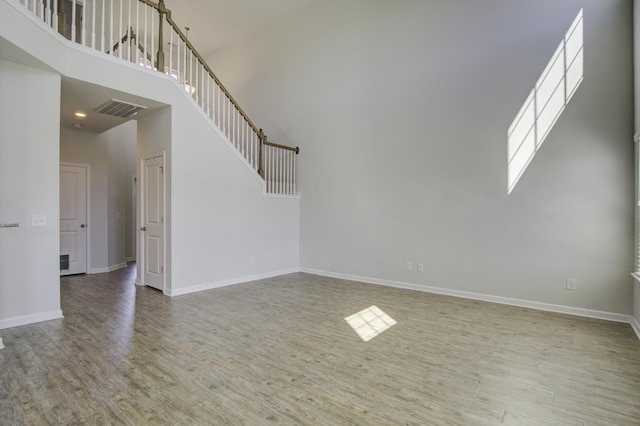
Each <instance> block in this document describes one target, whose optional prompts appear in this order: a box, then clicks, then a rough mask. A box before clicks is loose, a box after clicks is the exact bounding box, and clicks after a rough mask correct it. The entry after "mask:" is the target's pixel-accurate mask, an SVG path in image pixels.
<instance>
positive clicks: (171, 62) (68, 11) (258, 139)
mask: <svg viewBox="0 0 640 426" xmlns="http://www.w3.org/2000/svg"><path fill="white" fill-rule="evenodd" d="M12 1H15V2H16V3H18V4H20V5H22V6H23V7H24V8H25V9H26V10H28V11H29V12H31V13H32V14H33V15H35V16H36V17H37V18H38V19H39V20H42V21H43V22H44V23H45V24H46V25H47V26H48V27H50V28H51V31H54V32H56V33H58V34H59V35H60V36H61V37H65V38H66V39H68V40H70V41H71V42H74V43H78V44H81V45H83V46H85V47H87V48H90V49H93V50H97V51H99V52H102V53H103V54H105V55H110V56H112V57H115V58H118V59H121V60H123V61H127V62H133V63H135V64H138V65H139V66H141V67H145V68H147V69H150V70H154V71H159V72H163V73H165V74H167V75H169V76H171V77H172V78H173V79H174V80H175V82H176V84H177V85H179V86H180V87H181V88H182V89H183V90H184V91H185V92H186V93H187V94H188V96H189V97H190V98H191V99H192V100H193V102H194V103H195V104H196V105H197V106H198V107H199V108H201V109H202V111H203V112H204V113H205V114H206V115H207V116H208V117H209V119H210V120H211V122H212V123H213V124H214V125H215V126H217V127H218V128H219V129H220V131H221V132H222V133H223V134H224V135H225V137H226V138H227V140H228V142H229V143H230V144H231V145H232V146H233V147H234V148H235V149H236V150H237V151H238V152H239V153H240V154H241V156H242V157H243V158H244V159H245V161H246V163H247V165H248V166H249V167H251V168H252V169H253V170H255V171H256V172H257V173H258V175H259V176H260V177H261V178H262V179H263V181H264V187H265V193H266V194H272V195H283V196H295V195H297V194H298V192H297V186H296V156H297V155H298V154H299V153H300V148H299V147H291V146H286V145H282V144H278V143H274V142H271V141H269V140H268V139H267V136H266V134H265V133H264V132H263V130H262V129H261V128H258V127H257V126H256V125H255V124H254V123H253V122H252V121H251V119H250V118H249V117H248V115H247V114H246V113H245V112H244V111H243V110H242V108H241V107H240V105H239V104H238V103H237V102H236V100H235V99H234V98H233V97H232V96H231V94H230V93H229V91H228V90H227V89H226V88H225V87H224V85H223V84H222V82H221V81H220V80H219V79H218V77H217V76H216V75H215V74H214V72H213V71H212V70H211V68H210V67H209V65H207V63H206V62H205V60H204V59H203V58H202V56H201V55H200V54H199V53H198V52H197V50H196V49H195V48H194V46H193V45H192V44H191V42H189V40H188V38H187V36H186V35H185V34H184V33H183V32H182V31H181V30H180V27H179V26H178V25H176V23H175V22H174V21H173V18H172V15H171V11H170V10H169V9H167V8H166V7H165V4H164V0H160V1H159V2H158V3H155V2H153V1H150V0H82V1H80V0H12ZM165 46H167V50H166V51H165Z"/></svg>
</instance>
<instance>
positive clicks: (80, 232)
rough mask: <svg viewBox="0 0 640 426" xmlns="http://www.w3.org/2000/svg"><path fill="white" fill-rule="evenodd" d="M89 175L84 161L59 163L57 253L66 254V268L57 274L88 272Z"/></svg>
mask: <svg viewBox="0 0 640 426" xmlns="http://www.w3.org/2000/svg"><path fill="white" fill-rule="evenodd" d="M88 175H89V166H87V165H78V164H65V163H63V164H61V165H60V254H61V255H64V254H68V255H69V269H66V270H61V271H60V275H70V274H84V273H86V272H87V257H88V256H87V239H88V238H87V233H88V229H87V200H88V196H87V188H88V184H87V182H88Z"/></svg>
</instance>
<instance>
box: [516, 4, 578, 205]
mask: <svg viewBox="0 0 640 426" xmlns="http://www.w3.org/2000/svg"><path fill="white" fill-rule="evenodd" d="M583 50H584V49H583V19H582V9H580V12H578V16H576V19H575V20H574V21H573V24H571V27H570V28H569V31H567V34H566V35H565V37H564V39H563V40H562V42H561V43H560V45H559V46H558V48H557V49H556V51H555V53H554V54H553V56H552V57H551V60H550V61H549V63H548V64H547V66H546V68H545V69H544V71H543V72H542V74H541V75H540V78H539V79H538V82H537V83H536V85H535V87H534V88H533V90H532V91H531V93H530V94H529V96H528V97H527V99H526V101H525V102H524V105H523V106H522V108H521V109H520V112H518V114H517V115H516V118H515V119H514V120H513V122H512V123H511V125H510V126H509V130H508V131H507V181H508V185H507V193H511V191H512V190H513V188H515V186H516V184H517V183H518V180H519V179H520V177H521V176H522V174H523V173H524V171H525V170H526V169H527V166H528V165H529V163H531V160H532V159H533V157H534V155H535V154H536V152H537V151H538V149H540V146H542V143H543V142H544V140H545V139H546V137H547V135H548V134H549V132H550V131H551V129H552V128H553V125H554V124H555V123H556V121H557V120H558V118H559V117H560V114H562V111H564V108H565V106H566V105H567V104H568V103H569V100H570V99H571V97H572V96H573V94H574V93H575V92H576V90H577V89H578V86H580V83H582V79H583Z"/></svg>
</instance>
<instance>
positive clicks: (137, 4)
mask: <svg viewBox="0 0 640 426" xmlns="http://www.w3.org/2000/svg"><path fill="white" fill-rule="evenodd" d="M135 32H136V42H135V43H134V45H133V48H134V49H135V51H136V65H140V49H138V43H139V42H140V41H139V40H138V34H140V2H139V1H137V2H136V24H135Z"/></svg>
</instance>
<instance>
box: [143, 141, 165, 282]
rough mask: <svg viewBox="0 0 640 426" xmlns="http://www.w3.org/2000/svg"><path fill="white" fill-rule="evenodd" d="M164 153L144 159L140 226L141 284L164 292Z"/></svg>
mask: <svg viewBox="0 0 640 426" xmlns="http://www.w3.org/2000/svg"><path fill="white" fill-rule="evenodd" d="M164 186H165V185H164V154H161V155H157V156H154V157H151V158H147V159H145V160H144V161H143V181H142V186H141V190H142V193H143V194H142V204H143V205H142V227H141V228H140V231H141V232H140V234H141V238H142V250H143V256H142V258H143V265H142V268H143V272H142V274H143V284H144V285H147V286H149V287H153V288H156V289H158V290H162V291H164V289H165V276H164V263H165V262H164V258H165V241H164V234H165V232H164V215H165V196H164Z"/></svg>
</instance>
